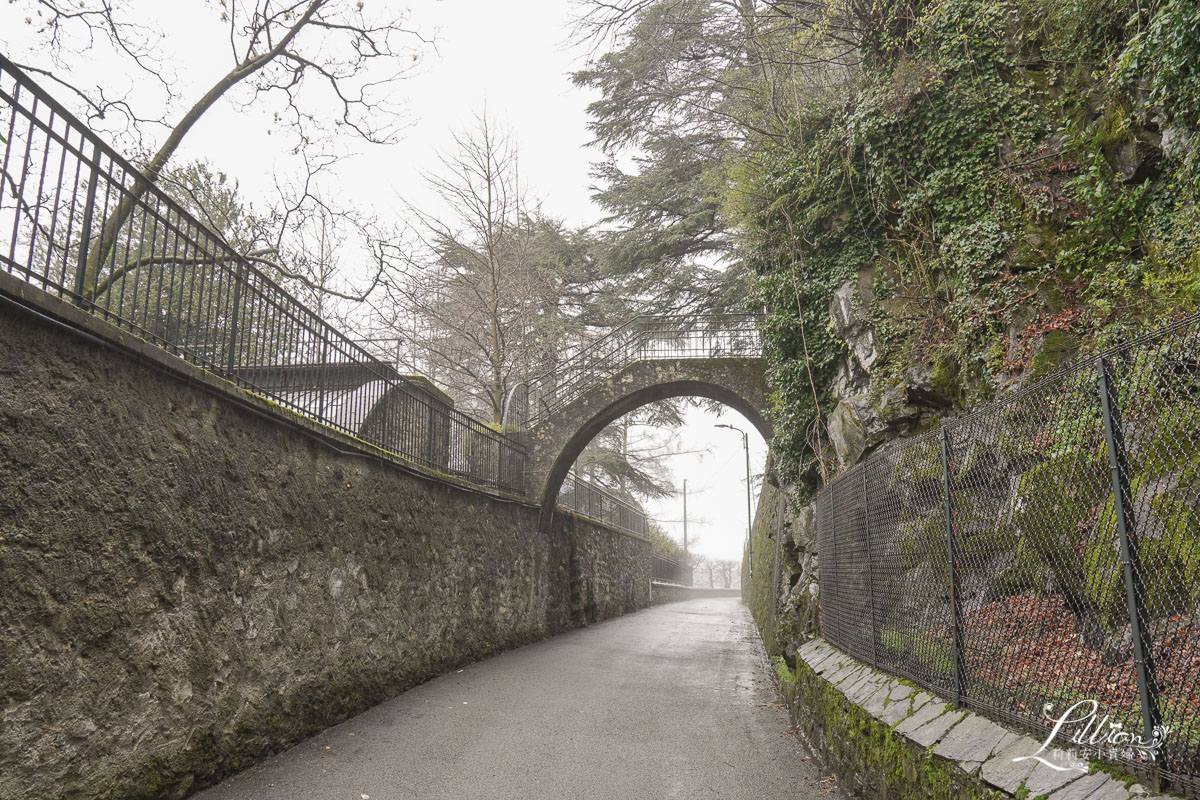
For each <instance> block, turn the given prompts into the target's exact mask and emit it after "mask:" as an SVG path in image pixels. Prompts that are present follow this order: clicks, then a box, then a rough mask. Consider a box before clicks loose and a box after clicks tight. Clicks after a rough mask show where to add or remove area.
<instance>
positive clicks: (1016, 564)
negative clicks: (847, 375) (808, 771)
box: [816, 316, 1200, 795]
mask: <svg viewBox="0 0 1200 800" xmlns="http://www.w3.org/2000/svg"><path fill="white" fill-rule="evenodd" d="M1198 501H1200V317H1197V316H1193V317H1189V318H1188V319H1185V320H1183V321H1181V322H1179V323H1177V324H1174V325H1171V326H1169V327H1167V328H1165V329H1162V330H1159V331H1156V332H1154V333H1152V334H1149V335H1146V336H1143V337H1141V338H1138V339H1135V340H1132V341H1129V342H1127V343H1125V344H1123V345H1120V346H1118V347H1115V348H1112V349H1110V350H1107V351H1105V352H1103V353H1102V354H1100V355H1099V356H1096V357H1093V358H1090V359H1086V360H1082V361H1080V362H1078V363H1076V364H1073V365H1071V366H1069V367H1066V368H1064V369H1062V370H1060V371H1059V372H1057V373H1055V374H1053V375H1051V376H1049V377H1047V378H1045V379H1044V380H1040V381H1038V382H1037V383H1035V384H1032V385H1030V386H1027V387H1025V388H1023V389H1021V390H1019V391H1017V392H1015V393H1013V394H1012V395H1010V396H1008V397H1006V398H1004V399H1003V400H1000V401H999V402H996V403H993V404H991V405H989V406H987V407H985V408H982V409H980V410H979V411H977V412H975V413H973V414H971V415H970V416H967V417H964V418H961V419H957V420H955V421H953V422H950V423H947V424H945V425H943V426H941V427H940V428H939V429H937V430H933V431H930V432H928V433H926V434H924V435H922V436H918V437H915V438H912V439H909V440H906V441H904V442H902V443H896V445H895V446H891V447H887V448H885V449H883V450H882V451H880V452H878V453H877V454H875V455H873V456H872V457H870V458H868V459H866V460H865V461H863V462H862V463H860V464H858V465H857V466H855V467H854V468H852V469H850V470H849V471H847V472H846V473H844V474H843V475H841V476H840V477H838V478H837V479H836V480H834V481H832V482H831V483H830V484H829V485H828V486H826V487H825V488H824V489H823V490H822V491H821V492H820V494H819V495H818V497H817V501H816V513H817V525H818V536H819V551H820V555H821V573H820V588H821V601H820V606H821V626H822V631H823V634H824V636H825V637H826V638H827V639H828V640H829V641H830V642H832V643H834V644H835V645H837V646H839V647H841V648H842V649H843V650H845V651H847V652H849V653H850V654H852V655H854V656H855V657H857V658H859V659H860V660H863V661H865V662H868V663H870V664H873V665H874V666H876V667H877V668H880V669H883V670H885V671H887V672H890V673H892V674H895V675H898V676H901V677H904V678H907V679H909V680H912V681H913V682H915V683H917V684H920V685H921V686H924V687H926V688H929V689H932V690H934V691H936V692H938V693H940V694H942V695H943V696H945V697H948V698H951V699H953V700H955V701H956V702H958V703H960V704H961V705H963V706H965V707H968V708H972V709H975V710H978V711H981V712H983V713H985V714H987V715H989V716H992V717H994V718H997V719H1000V720H1002V721H1006V722H1009V723H1014V724H1016V725H1018V726H1022V727H1024V728H1026V729H1029V730H1031V731H1034V732H1035V735H1037V736H1038V738H1039V739H1043V740H1044V738H1045V736H1046V735H1048V733H1049V731H1050V730H1051V728H1052V724H1053V723H1052V722H1051V719H1056V718H1058V717H1059V716H1061V714H1062V713H1063V712H1065V711H1066V710H1067V709H1069V708H1070V707H1071V706H1072V705H1074V704H1075V703H1077V702H1081V701H1082V702H1083V703H1084V704H1085V705H1084V706H1081V707H1080V712H1079V713H1083V712H1084V711H1086V710H1087V709H1088V708H1089V707H1090V703H1089V701H1095V702H1096V704H1097V709H1098V711H1097V719H1099V718H1101V717H1102V716H1103V715H1105V714H1107V715H1108V716H1109V721H1110V723H1114V724H1117V725H1120V726H1122V728H1121V730H1124V731H1127V732H1130V733H1134V734H1135V735H1137V736H1139V737H1141V739H1142V740H1143V742H1144V743H1160V744H1161V748H1159V749H1157V752H1155V751H1154V748H1153V747H1151V748H1143V747H1138V746H1137V744H1138V743H1137V742H1132V743H1131V742H1129V741H1128V739H1126V738H1122V737H1115V740H1114V737H1113V736H1111V735H1108V736H1102V738H1101V739H1100V742H1099V743H1098V744H1099V745H1100V746H1099V747H1097V748H1095V749H1093V750H1091V751H1090V752H1089V755H1092V756H1094V757H1097V758H1100V759H1103V760H1108V761H1113V762H1117V763H1119V764H1120V765H1122V766H1124V767H1126V768H1128V769H1129V770H1130V771H1132V772H1134V773H1135V774H1139V775H1143V776H1150V777H1151V778H1152V779H1159V778H1161V779H1164V780H1165V782H1166V783H1168V784H1170V785H1173V786H1175V787H1177V788H1180V789H1182V790H1184V791H1187V792H1188V793H1189V794H1192V795H1196V794H1200V714H1198V712H1200V502H1198ZM1114 730H1116V729H1112V728H1109V729H1108V732H1109V733H1110V734H1111V733H1112V732H1113V731H1114ZM1066 735H1067V734H1066V733H1064V734H1062V737H1063V738H1065V737H1066ZM1164 736H1165V738H1164ZM1061 744H1062V746H1063V747H1073V746H1076V745H1074V744H1072V743H1070V742H1062V743H1061ZM1086 749H1087V748H1084V750H1086Z"/></svg>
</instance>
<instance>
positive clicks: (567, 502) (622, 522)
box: [558, 472, 650, 536]
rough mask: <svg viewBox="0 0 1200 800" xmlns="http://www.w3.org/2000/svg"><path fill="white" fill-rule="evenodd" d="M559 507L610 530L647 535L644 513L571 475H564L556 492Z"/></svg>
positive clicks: (608, 492)
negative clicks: (601, 524) (602, 524)
mask: <svg viewBox="0 0 1200 800" xmlns="http://www.w3.org/2000/svg"><path fill="white" fill-rule="evenodd" d="M558 504H559V505H560V506H562V507H564V508H567V509H570V510H572V511H574V512H575V513H577V514H579V515H580V516H584V517H590V518H591V519H594V520H596V521H597V522H602V523H604V524H605V525H607V526H609V527H610V528H618V529H620V530H623V531H628V532H629V533H634V534H637V535H638V536H648V535H649V534H650V518H649V517H648V516H646V512H645V511H643V510H642V509H640V508H638V507H637V506H636V505H634V504H633V503H631V502H629V501H628V500H624V499H622V498H620V497H618V496H617V495H615V494H613V493H612V492H610V491H608V490H607V489H603V488H601V487H600V486H598V485H597V484H595V483H593V482H591V481H589V480H587V479H586V478H580V477H579V476H577V475H576V474H575V473H574V472H571V473H568V474H567V477H566V479H565V480H564V481H563V484H562V487H561V488H560V489H559V490H558Z"/></svg>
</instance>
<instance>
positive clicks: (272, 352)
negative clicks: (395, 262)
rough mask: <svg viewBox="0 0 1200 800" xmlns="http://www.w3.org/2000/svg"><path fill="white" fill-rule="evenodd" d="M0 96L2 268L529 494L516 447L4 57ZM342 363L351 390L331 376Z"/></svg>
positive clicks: (258, 386)
mask: <svg viewBox="0 0 1200 800" xmlns="http://www.w3.org/2000/svg"><path fill="white" fill-rule="evenodd" d="M0 103H2V104H3V106H2V108H3V109H4V111H6V112H7V113H4V112H3V111H0V115H2V116H0V139H2V141H0V147H2V148H3V149H2V150H0V270H3V271H5V272H8V273H10V274H12V275H16V276H19V277H20V278H22V279H23V280H25V281H27V282H28V283H29V284H31V285H33V286H36V287H38V288H40V289H42V290H44V291H46V292H48V293H50V294H52V295H55V296H57V297H60V298H62V299H64V300H67V301H68V302H71V303H73V304H75V305H76V306H78V307H80V308H82V309H84V310H85V311H88V312H89V313H91V314H94V315H95V316H97V317H100V318H102V319H104V320H107V321H108V322H110V323H112V324H113V325H116V326H117V327H119V328H121V329H123V330H126V331H129V332H130V333H132V334H134V335H135V336H137V337H139V338H141V339H144V340H145V341H147V342H151V343H153V344H156V345H158V346H160V347H162V348H164V349H165V350H167V351H169V352H171V353H173V354H175V355H177V356H179V357H180V358H182V359H184V360H185V361H188V362H190V363H192V364H195V365H198V366H200V367H203V368H204V369H206V370H209V371H211V372H213V373H215V374H217V375H220V376H221V377H223V378H225V379H227V380H229V381H231V382H232V383H235V384H237V385H238V386H241V387H242V388H245V389H248V390H250V391H252V392H255V393H257V394H260V395H263V396H264V397H268V398H270V399H271V400H272V401H274V402H276V403H278V404H279V405H281V406H283V407H284V408H287V409H289V410H291V411H294V412H297V413H299V414H302V415H304V416H306V417H309V418H311V419H313V420H316V421H318V422H320V423H321V424H323V425H327V426H329V427H331V428H334V429H336V430H339V431H341V432H343V433H348V434H350V435H352V436H357V437H359V438H360V439H364V440H366V441H368V442H370V443H371V444H373V445H376V446H378V447H380V448H382V449H384V450H386V451H388V452H390V453H393V454H395V455H396V456H397V457H399V458H400V459H402V460H403V461H405V462H409V463H412V464H415V465H418V466H420V467H423V468H426V469H429V470H433V471H436V472H439V473H444V474H449V475H453V476H455V477H458V478H462V479H465V480H468V481H470V482H472V483H476V484H479V485H481V486H486V487H489V488H494V489H501V490H506V491H513V492H517V491H521V490H522V489H523V486H522V480H523V473H524V461H525V451H524V448H523V447H522V446H521V445H520V444H518V443H516V442H514V441H512V440H510V439H508V438H506V437H504V436H502V435H501V434H499V433H498V432H496V431H495V430H492V429H491V428H489V427H488V426H487V425H485V424H483V423H481V422H479V421H477V420H474V419H472V418H471V417H469V416H467V415H465V414H463V413H461V412H458V411H456V410H455V409H454V408H453V407H452V406H451V405H449V404H448V403H446V402H442V401H440V400H439V399H437V398H436V397H434V396H433V395H431V394H430V393H429V392H428V391H426V390H425V388H424V387H422V386H421V385H420V384H418V383H414V382H412V381H408V380H406V379H404V378H403V377H401V376H399V375H398V374H397V373H396V372H395V370H394V369H392V368H391V367H389V366H387V365H385V364H383V363H382V362H380V361H379V360H377V359H376V358H374V357H373V356H371V355H370V354H369V353H367V352H366V351H365V350H364V349H363V348H362V347H360V346H359V345H358V344H356V343H355V342H354V341H352V340H351V339H349V338H348V337H347V336H345V335H344V334H342V333H341V332H339V331H338V330H336V329H335V328H333V327H332V326H331V325H329V324H328V323H327V322H325V321H324V320H322V319H321V318H320V317H318V316H317V315H316V314H314V313H313V312H312V311H310V310H309V309H307V308H306V307H305V306H304V305H303V304H301V303H300V302H299V301H297V300H296V299H295V298H294V297H292V296H291V295H290V294H289V293H288V292H287V291H285V290H284V289H283V288H282V287H281V286H279V285H278V284H277V283H276V282H275V281H273V280H272V279H271V278H270V277H268V276H267V275H266V274H264V273H263V272H262V271H261V270H259V269H257V268H256V267H255V266H254V265H253V264H251V263H249V262H248V261H247V260H246V259H244V258H243V257H241V256H240V255H239V254H238V253H237V252H236V251H235V250H234V249H233V248H232V247H230V245H229V244H227V243H226V242H225V241H224V240H223V239H222V238H221V237H220V236H219V235H217V234H216V233H214V232H212V231H211V230H209V229H208V228H207V227H205V226H204V225H203V224H202V223H200V222H199V221H198V220H197V219H196V218H195V217H194V216H193V215H192V214H190V213H188V211H187V210H186V209H184V208H183V207H182V206H181V205H180V204H179V203H177V202H175V201H174V200H173V199H171V198H170V197H169V196H168V195H167V194H166V193H165V192H163V191H162V190H160V189H159V188H158V187H156V186H154V185H153V184H151V183H150V182H149V181H148V180H147V179H146V178H145V177H144V176H143V175H142V174H141V173H140V172H139V171H138V169H137V168H136V167H135V166H134V165H133V164H131V163H130V162H129V161H127V160H126V159H124V158H123V157H122V156H121V155H120V154H118V153H117V152H116V151H115V150H114V149H113V148H111V147H109V146H108V145H107V144H106V143H105V142H103V141H102V140H101V139H100V138H99V137H98V136H96V135H95V134H94V133H93V132H92V131H90V130H89V129H88V128H87V127H86V126H85V125H84V124H83V123H81V122H80V121H79V120H78V119H76V118H75V117H74V116H73V115H72V114H70V113H69V112H68V111H67V110H66V109H65V108H63V107H62V106H61V105H60V104H59V103H57V102H56V101H55V100H54V99H53V98H52V97H50V95H49V94H47V93H46V92H45V91H43V90H42V89H41V88H39V87H38V86H37V85H36V84H35V83H34V82H33V81H31V80H30V79H29V78H28V77H27V76H26V75H24V74H23V73H22V72H21V71H20V70H19V69H17V68H16V67H15V66H14V65H13V64H12V62H10V61H8V60H7V59H5V58H4V57H3V56H0ZM347 367H354V368H355V369H356V370H357V372H358V374H359V377H360V378H361V381H362V382H361V383H360V384H359V385H358V386H356V387H350V388H347V387H345V386H338V385H335V383H334V382H333V381H328V382H327V378H328V376H329V375H330V374H331V373H336V372H344V371H345V370H346V369H347ZM268 374H270V375H276V376H282V380H281V381H273V382H271V383H269V384H267V385H264V383H262V382H258V381H257V380H256V376H261V375H268Z"/></svg>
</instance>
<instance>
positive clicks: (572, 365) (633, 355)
mask: <svg viewBox="0 0 1200 800" xmlns="http://www.w3.org/2000/svg"><path fill="white" fill-rule="evenodd" d="M759 320H760V317H759V316H756V315H751V314H724V315H720V316H715V315H689V316H679V317H662V316H638V317H634V318H632V319H630V320H628V321H627V322H625V323H623V324H621V325H619V326H618V327H616V328H613V329H612V330H611V331H609V332H608V333H606V334H605V335H604V336H602V337H600V338H599V339H597V340H595V341H594V342H591V343H589V344H587V345H586V346H584V347H582V348H581V349H579V350H577V351H576V352H574V353H573V354H571V355H570V356H568V357H567V358H565V359H564V360H563V362H562V363H560V364H559V365H558V366H557V367H555V369H554V370H553V371H551V372H549V373H547V374H545V375H543V376H541V377H540V378H537V379H535V380H533V381H530V382H529V384H528V386H521V387H517V388H516V389H515V390H514V391H513V393H512V394H511V395H510V397H509V402H508V407H507V408H506V411H505V419H506V420H507V421H509V423H510V424H512V425H514V426H520V427H524V428H528V427H532V426H534V425H537V424H538V423H539V422H541V421H542V420H544V419H546V417H548V416H550V414H552V413H554V412H555V411H557V410H558V409H560V408H562V407H563V406H565V405H567V404H568V403H570V402H572V401H574V400H575V399H577V398H578V397H580V396H581V395H583V394H584V393H586V392H587V391H588V390H589V389H591V388H592V387H593V386H596V385H597V384H599V383H601V382H603V381H605V380H607V379H608V378H611V377H612V376H614V375H616V374H617V373H618V372H620V371H621V370H623V369H625V368H626V367H627V366H629V365H630V364H633V363H636V362H638V361H662V360H665V359H690V358H758V357H761V355H762V337H761V335H760V334H759V331H758V322H759Z"/></svg>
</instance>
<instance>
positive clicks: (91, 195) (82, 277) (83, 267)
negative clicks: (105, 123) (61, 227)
mask: <svg viewBox="0 0 1200 800" xmlns="http://www.w3.org/2000/svg"><path fill="white" fill-rule="evenodd" d="M99 173H100V143H99V142H95V143H93V144H92V177H91V178H90V179H89V180H88V188H87V199H85V200H84V201H83V222H82V227H81V228H80V232H79V265H78V266H77V267H76V269H75V302H76V303H79V304H80V305H82V304H83V303H84V297H83V292H84V289H86V288H87V286H86V285H85V284H86V282H87V265H88V255H89V253H88V251H89V250H90V248H91V245H92V215H93V213H94V212H95V210H96V184H97V183H99V182H100V174H99ZM97 275H99V271H98V270H97Z"/></svg>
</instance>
